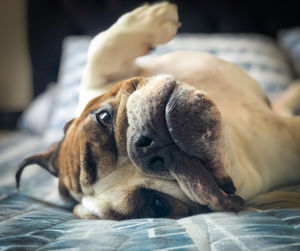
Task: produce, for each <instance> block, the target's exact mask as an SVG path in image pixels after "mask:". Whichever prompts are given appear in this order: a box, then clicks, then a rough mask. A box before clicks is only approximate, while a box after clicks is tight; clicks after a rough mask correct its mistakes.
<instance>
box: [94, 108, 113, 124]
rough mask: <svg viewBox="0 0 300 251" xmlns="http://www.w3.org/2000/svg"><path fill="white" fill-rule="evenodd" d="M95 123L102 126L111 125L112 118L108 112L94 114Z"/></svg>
mask: <svg viewBox="0 0 300 251" xmlns="http://www.w3.org/2000/svg"><path fill="white" fill-rule="evenodd" d="M96 118H97V121H98V122H99V123H101V124H102V125H104V126H110V125H111V124H112V117H111V115H110V113H109V112H108V111H102V112H99V113H97V114H96Z"/></svg>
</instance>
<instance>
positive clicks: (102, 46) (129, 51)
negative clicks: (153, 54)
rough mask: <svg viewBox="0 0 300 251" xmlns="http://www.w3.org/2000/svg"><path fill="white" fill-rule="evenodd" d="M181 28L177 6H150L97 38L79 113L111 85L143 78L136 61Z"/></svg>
mask: <svg viewBox="0 0 300 251" xmlns="http://www.w3.org/2000/svg"><path fill="white" fill-rule="evenodd" d="M178 27H179V22H178V14H177V7H176V5H174V4H170V3H167V2H163V3H157V4H154V5H148V4H146V5H143V6H141V7H139V8H137V9H135V10H134V11H132V12H129V13H126V14H125V15H123V16H121V17H120V18H119V19H118V21H117V22H116V23H115V24H114V25H113V26H111V27H110V28H109V29H108V30H106V31H104V32H102V33H100V34H99V35H97V36H96V37H95V38H94V39H93V40H92V42H91V44H90V47H89V51H88V62H87V65H86V68H85V70H84V73H83V77H82V83H81V90H80V107H79V110H78V112H81V111H82V109H83V107H84V106H85V105H86V103H87V102H88V101H89V100H90V99H91V98H93V97H95V96H98V95H100V94H102V93H104V92H105V91H107V90H108V89H109V88H110V87H111V83H113V82H115V81H118V80H121V79H124V78H128V77H132V76H136V75H139V68H138V66H137V65H136V64H135V59H136V58H137V57H140V56H143V55H146V54H147V53H148V52H149V50H150V49H152V48H154V47H155V46H157V45H158V44H163V43H166V42H168V41H169V40H171V39H172V38H173V37H174V36H175V34H176V32H177V29H178Z"/></svg>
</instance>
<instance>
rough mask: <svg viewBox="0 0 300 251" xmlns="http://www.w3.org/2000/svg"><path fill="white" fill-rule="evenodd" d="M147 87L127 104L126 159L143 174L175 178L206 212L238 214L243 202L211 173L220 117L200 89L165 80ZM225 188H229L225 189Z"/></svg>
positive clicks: (217, 160)
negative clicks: (231, 211) (236, 212)
mask: <svg viewBox="0 0 300 251" xmlns="http://www.w3.org/2000/svg"><path fill="white" fill-rule="evenodd" d="M155 80H156V79H154V80H153V79H152V78H150V79H148V81H149V83H147V84H145V86H143V87H142V88H141V89H139V90H137V91H135V92H134V93H133V94H132V95H131V96H130V97H129V99H128V101H127V115H128V123H129V128H128V132H127V149H128V154H129V157H130V159H131V160H132V161H133V163H134V164H135V165H136V167H137V168H138V169H140V170H141V171H142V172H143V173H144V174H145V175H148V176H152V177H156V178H161V179H175V180H177V182H178V184H179V186H180V187H181V189H182V190H183V191H184V192H185V193H186V195H187V196H188V197H189V198H190V199H191V200H193V201H196V202H198V203H200V204H202V205H207V206H209V207H210V209H212V210H233V211H238V210H239V209H240V208H241V207H242V205H243V200H242V199H241V198H240V197H238V196H236V195H234V192H235V188H234V186H233V183H232V181H231V179H230V178H229V177H224V180H226V182H227V185H226V187H227V188H228V189H227V190H226V191H225V190H224V189H223V190H222V189H220V186H219V185H220V183H222V181H221V182H220V181H219V180H216V179H215V177H214V176H213V175H212V174H211V173H213V172H214V170H218V169H220V168H224V167H223V163H222V156H221V152H220V148H221V147H222V128H221V115H220V113H219V111H218V109H217V108H216V106H215V105H214V103H213V102H212V101H211V100H210V99H209V98H208V97H207V95H206V94H205V93H203V92H201V91H198V90H196V89H194V88H193V87H191V86H189V85H186V84H182V83H177V82H176V81H175V80H173V79H171V78H164V79H161V80H160V81H155ZM228 184H229V185H228Z"/></svg>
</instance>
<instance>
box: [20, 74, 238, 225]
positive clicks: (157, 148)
mask: <svg viewBox="0 0 300 251" xmlns="http://www.w3.org/2000/svg"><path fill="white" fill-rule="evenodd" d="M223 148H224V139H223V132H222V119H221V115H220V113H219V111H218V109H217V107H216V106H215V104H214V103H213V102H212V101H211V100H210V99H209V98H208V97H207V95H206V94H205V93H203V92H201V91H198V90H196V89H194V88H192V87H190V86H188V85H186V84H183V83H178V82H176V81H175V80H174V79H172V78H171V77H166V76H157V77H152V78H133V79H129V80H125V81H122V82H120V83H119V84H117V85H116V86H115V87H114V88H113V89H112V90H110V91H109V92H108V93H106V94H104V95H102V96H99V97H96V98H94V99H93V100H91V101H90V102H89V103H88V104H87V106H86V107H85V109H84V111H83V112H82V114H81V116H80V117H78V118H76V119H74V120H72V121H70V122H69V123H68V124H67V125H66V126H65V137H64V139H63V140H62V141H61V142H60V143H59V144H58V145H57V146H55V147H54V148H52V149H50V150H49V151H47V152H45V153H42V154H39V155H35V156H32V157H29V158H28V159H26V160H25V161H24V162H23V163H22V164H21V165H20V167H19V171H18V173H17V181H19V178H20V175H21V172H22V170H23V168H24V167H25V166H26V165H28V164H31V163H38V164H40V165H41V166H42V167H44V168H45V169H47V170H48V171H50V172H51V173H52V174H54V175H57V176H58V177H59V189H60V193H61V194H62V195H63V196H65V197H67V196H69V195H70V194H71V195H72V196H73V197H75V198H77V199H79V200H80V199H81V197H82V195H85V196H86V195H90V196H93V197H94V198H96V199H97V200H98V202H99V203H97V206H96V207H97V208H96V209H95V211H96V212H97V215H98V216H100V217H102V218H111V219H126V218H140V217H172V218H178V217H182V216H187V215H190V214H195V213H199V212H204V211H206V210H207V207H208V208H209V209H211V210H234V211H236V210H239V209H240V208H241V206H242V204H243V200H242V199H241V198H240V197H238V196H237V195H234V192H235V188H234V185H233V183H232V181H231V179H230V178H229V177H228V176H227V174H226V171H225V168H224V163H223V159H224V156H223V155H224V153H223ZM83 200H84V197H83ZM83 204H84V201H83ZM206 206H207V207H206Z"/></svg>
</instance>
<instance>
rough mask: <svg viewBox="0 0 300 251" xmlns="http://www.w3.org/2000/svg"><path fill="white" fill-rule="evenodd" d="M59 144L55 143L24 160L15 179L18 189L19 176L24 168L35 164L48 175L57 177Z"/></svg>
mask: <svg viewBox="0 0 300 251" xmlns="http://www.w3.org/2000/svg"><path fill="white" fill-rule="evenodd" d="M59 146H60V143H57V144H55V145H53V146H52V147H50V148H49V149H48V150H46V151H44V152H41V153H39V154H36V155H32V156H30V157H28V158H26V159H24V160H23V161H22V162H21V163H20V165H19V166H18V169H17V172H16V175H15V178H16V185H17V188H19V185H20V178H21V174H22V172H23V170H24V168H25V167H26V166H29V165H32V164H37V165H39V166H40V167H42V168H43V169H45V170H47V171H48V172H49V173H51V174H52V175H54V176H55V177H57V176H58V172H59V170H58V152H59Z"/></svg>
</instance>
